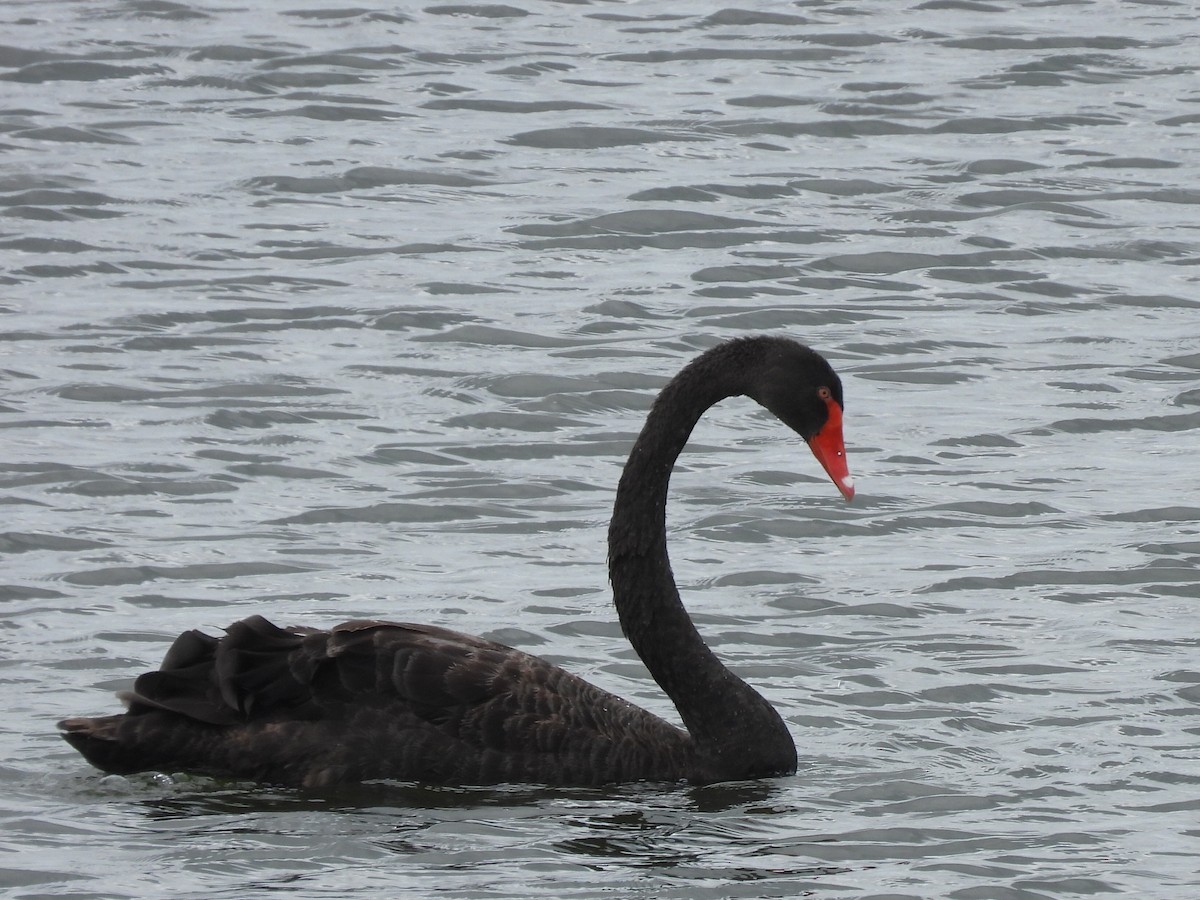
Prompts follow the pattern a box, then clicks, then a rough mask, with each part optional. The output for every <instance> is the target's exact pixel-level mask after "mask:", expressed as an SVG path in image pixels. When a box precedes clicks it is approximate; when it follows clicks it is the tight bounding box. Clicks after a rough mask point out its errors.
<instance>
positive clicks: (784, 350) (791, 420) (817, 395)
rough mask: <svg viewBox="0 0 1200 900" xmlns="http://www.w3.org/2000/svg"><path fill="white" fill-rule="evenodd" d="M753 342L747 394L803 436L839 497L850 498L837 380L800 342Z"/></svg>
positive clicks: (851, 486) (842, 403) (839, 382)
mask: <svg viewBox="0 0 1200 900" xmlns="http://www.w3.org/2000/svg"><path fill="white" fill-rule="evenodd" d="M756 343H757V345H758V348H759V349H760V350H761V356H759V358H758V359H757V360H756V361H755V362H756V363H757V364H756V365H751V366H748V367H747V374H748V375H749V381H750V383H749V387H748V389H747V391H746V393H747V394H748V395H749V396H750V397H751V398H753V399H754V400H756V401H758V403H760V404H761V405H762V406H765V407H766V408H767V409H769V410H770V411H771V412H773V413H774V414H775V415H776V417H778V419H779V420H780V421H781V422H783V424H785V425H787V426H788V427H789V428H791V429H792V430H793V431H795V432H796V433H797V434H798V435H800V437H802V438H804V440H805V441H806V442H807V443H808V446H809V449H811V450H812V452H813V456H815V457H816V458H817V462H819V463H820V464H821V466H822V468H824V469H825V471H826V473H827V474H828V475H829V477H830V479H832V481H833V483H834V484H835V485H837V489H838V490H839V491H841V492H842V496H843V497H845V498H846V499H847V500H851V499H853V497H854V479H853V478H851V477H850V466H849V463H848V462H847V460H846V444H845V440H844V439H843V437H842V410H843V409H844V408H845V401H844V400H843V399H842V380H841V379H840V378H838V376H837V373H836V372H835V371H833V367H832V366H830V365H829V363H828V362H826V361H825V358H824V357H823V356H821V355H820V354H819V353H817V352H816V351H815V350H811V349H809V348H808V347H805V346H804V345H803V344H798V343H796V342H795V341H790V340H786V339H781V338H761V339H758V341H756Z"/></svg>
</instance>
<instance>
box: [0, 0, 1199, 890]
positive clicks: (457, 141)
mask: <svg viewBox="0 0 1200 900" xmlns="http://www.w3.org/2000/svg"><path fill="white" fill-rule="evenodd" d="M0 23H2V24H0V35H2V38H0V43H3V44H4V45H5V46H3V47H0V130H2V134H0V268H2V272H0V284H2V286H3V290H2V292H0V309H2V311H3V313H4V316H3V333H2V334H0V338H3V342H2V343H0V348H2V349H0V354H2V357H3V358H2V360H0V374H2V376H3V387H4V393H3V396H2V397H0V426H3V447H4V453H3V457H2V458H0V483H2V485H3V491H2V493H0V500H2V502H3V504H4V508H5V509H6V510H7V515H6V517H5V526H4V528H3V530H2V533H0V550H2V551H3V561H4V576H3V579H2V582H3V585H2V586H0V596H2V597H3V607H2V608H3V610H4V619H3V622H4V625H5V634H6V640H5V642H4V646H3V651H2V657H0V680H2V682H3V690H4V694H5V696H6V697H7V698H8V702H7V703H6V708H7V710H8V715H7V716H6V718H5V719H4V721H3V725H2V732H0V740H2V741H3V759H4V761H3V764H2V765H0V784H2V785H3V791H2V794H3V797H2V798H0V816H2V817H3V828H4V841H3V846H4V849H5V850H6V851H7V852H6V853H5V854H4V857H3V859H0V866H2V867H3V868H2V870H0V884H3V885H5V890H6V891H7V894H6V895H7V896H14V897H34V896H65V895H70V896H73V897H101V896H103V897H142V896H147V897H150V896H164V895H168V894H169V895H171V896H178V897H239V898H241V897H247V896H266V895H267V894H268V893H270V894H271V895H276V894H278V893H279V892H281V891H282V892H287V893H290V894H296V895H299V896H306V897H345V896H352V895H367V896H401V895H408V896H419V895H432V894H438V895H445V896H458V897H482V896H488V897H499V896H505V897H509V896H519V897H528V896H531V895H533V896H552V897H594V896H599V895H601V894H604V895H616V896H647V897H655V898H664V897H679V898H704V897H712V898H718V897H719V898H724V897H789V898H790V897H796V896H800V895H805V896H815V897H822V898H838V897H846V898H850V897H864V896H872V897H883V896H887V897H922V898H924V897H953V898H993V897H1003V898H1042V897H1065V896H1076V895H1088V894H1109V893H1127V894H1131V895H1133V896H1153V897H1190V896H1192V895H1193V893H1194V892H1195V890H1196V888H1197V886H1198V885H1200V874H1198V870H1200V866H1198V865H1197V862H1196V860H1197V855H1198V851H1200V846H1198V844H1200V828H1198V827H1197V822H1198V821H1200V819H1198V816H1197V814H1198V812H1200V749H1198V746H1200V658H1198V651H1200V639H1198V638H1197V624H1196V623H1197V611H1196V604H1197V600H1198V599H1200V574H1198V573H1197V563H1198V562H1200V534H1198V528H1197V520H1198V518H1200V502H1198V500H1197V476H1196V461H1195V460H1196V449H1197V434H1198V433H1200V432H1198V428H1200V291H1198V290H1197V272H1198V269H1197V266H1198V264H1200V252H1198V247H1200V244H1198V240H1197V227H1198V225H1197V221H1198V220H1197V215H1196V209H1197V202H1198V201H1200V190H1198V189H1197V184H1200V136H1198V131H1197V127H1198V125H1200V87H1198V85H1200V81H1198V80H1197V64H1196V61H1195V46H1196V40H1197V37H1198V35H1197V32H1198V31H1200V27H1198V26H1197V17H1196V9H1195V5H1194V4H1192V3H1185V2H1179V3H1173V2H1169V0H1162V2H1145V3H1132V2H1127V3H1117V2H1103V0H1093V2H1074V3H1042V2H1002V0H996V2H968V0H945V2H942V0H931V2H924V3H908V4H879V3H869V2H865V0H851V2H848V3H824V2H818V0H813V2H797V3H792V4H780V3H766V2H757V0H755V2H746V3H741V4H740V5H739V6H738V7H736V8H733V7H725V6H722V5H721V4H718V3H703V2H701V3H692V4H679V3H666V2H656V0H647V2H641V3H633V2H628V3H623V2H591V3H588V2H572V3H554V2H542V0H528V2H525V0H517V2H516V3H513V4H461V5H436V4H435V5H428V6H417V5H400V6H398V7H393V6H387V7H377V8H376V7H370V6H356V7H339V6H337V5H318V4H304V3H298V2H290V3H279V2H275V0H263V2H259V3H256V4H252V5H250V6H247V5H244V4H228V3H224V2H221V0H215V2H211V3H177V2H167V0H130V2H118V0H107V2H52V0H37V2H25V3H21V2H9V3H6V4H5V5H4V6H3V7H0ZM751 332H773V333H786V334H790V335H792V336H794V337H797V338H799V339H801V340H804V341H806V342H809V343H811V344H813V345H814V346H816V347H817V348H819V349H820V350H822V351H823V352H824V353H826V355H827V356H829V358H830V359H831V360H832V361H833V362H834V363H835V365H837V366H838V368H839V369H840V370H841V371H842V373H843V377H844V380H845V383H846V395H847V420H846V421H847V441H848V444H849V445H850V446H851V450H850V453H851V464H852V467H853V469H854V470H855V474H856V476H857V479H858V487H859V494H858V497H857V498H856V500H855V502H854V503H853V504H852V505H850V506H847V505H845V504H843V503H842V502H841V500H840V498H839V497H838V495H837V492H836V491H835V490H834V489H833V488H832V486H831V485H829V484H828V482H827V481H826V480H825V479H824V477H823V476H822V475H821V474H820V471H819V469H818V468H817V466H816V464H815V462H814V461H813V460H812V459H811V457H810V456H809V454H808V453H807V451H806V450H804V448H803V446H797V441H796V440H795V439H794V438H792V437H789V435H788V433H787V432H786V431H784V430H783V429H781V428H780V427H779V426H778V425H777V424H776V423H774V422H773V421H771V420H769V419H768V418H767V417H766V416H765V415H764V414H762V413H761V412H759V411H757V410H756V409H752V408H750V407H749V406H748V404H747V403H735V402H732V401H731V402H729V403H726V404H723V405H722V406H721V407H720V408H719V409H717V410H714V411H713V413H712V414H711V415H710V416H709V417H708V418H706V419H705V420H704V422H703V423H702V424H701V427H700V428H699V429H698V431H697V433H696V435H695V436H694V438H693V441H692V443H691V445H690V446H689V449H688V451H687V453H686V455H685V459H684V461H683V465H682V468H681V470H680V471H679V472H678V473H677V476H676V479H675V482H674V494H673V505H672V508H671V518H672V525H673V528H674V534H673V537H672V542H673V543H672V546H673V553H674V560H675V567H676V571H677V575H678V577H679V579H680V582H681V586H682V588H683V589H684V592H685V597H686V598H687V599H688V602H689V605H690V608H691V609H692V610H693V612H694V614H695V617H696V619H697V620H698V622H699V623H700V625H701V628H702V630H703V631H704V633H705V635H706V636H707V637H708V639H709V640H710V642H711V643H712V644H713V645H714V647H716V648H717V649H718V651H719V652H720V653H721V655H722V656H723V657H724V658H725V659H727V660H728V661H729V662H730V664H731V665H733V666H734V667H735V668H736V669H737V670H738V671H739V672H740V673H742V674H743V675H744V676H745V677H747V678H748V679H749V680H751V681H753V682H754V683H755V684H756V685H758V686H760V688H761V689H762V691H763V692H764V693H765V694H766V695H767V696H769V697H770V698H771V700H772V701H773V702H774V703H775V704H776V705H777V706H778V708H779V709H780V710H781V712H782V713H783V715H784V717H785V719H786V720H787V721H788V722H789V724H790V726H791V728H792V730H793V732H794V735H795V737H796V740H797V744H798V747H799V748H800V756H801V769H800V773H799V774H798V775H797V776H796V777H794V778H788V779H782V780H779V781H774V782H768V783H762V784H750V785H728V786H717V787H712V788H705V789H702V790H696V789H683V788H662V787H630V788H625V789H615V790H611V791H599V792H563V791H540V790H536V789H528V788H521V789H499V790H489V791H480V790H474V791H456V790H437V791H429V790H420V789H416V788H404V787H402V786H397V787H395V788H393V789H391V790H390V791H388V792H380V791H371V792H364V793H361V794H357V793H354V792H348V793H345V794H340V795H336V796H332V797H312V796H307V795H300V794H295V793H290V792H283V791H278V790H273V789H267V788H254V787H247V786H242V785H229V784H219V783H214V782H210V781H197V780H189V779H186V778H175V779H171V778H163V777H150V776H147V777H140V778H134V779H129V780H126V779H120V778H111V777H107V778H106V777H103V776H101V775H100V774H98V773H96V772H94V771H92V770H90V769H89V768H88V767H87V765H86V764H85V763H84V762H83V760H82V759H81V758H80V757H78V756H77V755H75V754H74V753H73V752H72V751H71V750H70V749H69V748H68V747H67V746H66V745H65V744H63V743H62V742H61V741H60V740H59V739H58V737H57V736H56V735H55V734H54V729H53V723H54V721H55V720H56V719H58V718H60V717H62V716H64V715H71V714H90V713H100V712H104V711H110V710H113V709H115V701H114V699H113V698H112V696H111V694H112V691H114V690H118V689H120V688H122V687H124V686H126V685H128V683H129V681H130V679H131V678H132V677H133V676H134V675H135V674H137V673H138V672H139V671H142V670H143V669H145V668H147V667H149V666H153V665H155V664H156V663H157V662H158V660H159V659H160V658H161V656H162V653H163V652H164V651H165V649H166V646H167V643H168V642H169V640H170V639H171V637H173V636H174V635H175V634H177V633H178V632H179V631H181V630H184V629H186V628H191V627H197V626H201V627H205V628H207V629H210V630H215V629H218V628H220V627H221V626H222V625H225V624H228V623H229V622H231V621H234V620H236V619H238V618H240V617H243V616H245V615H247V614H250V613H255V612H259V613H264V614H267V615H269V616H270V617H272V618H274V619H276V620H277V621H281V622H285V623H302V624H311V625H328V624H332V623H334V622H337V621H340V620H343V619H348V618H353V617H356V616H382V617H391V618H398V619H410V620H417V621H430V622H435V623H438V624H444V625H449V626H452V627H456V628H460V629H462V630H466V631H471V632H476V633H484V634H487V635H489V636H492V637H495V638H498V639H500V640H503V641H505V642H508V643H512V644H515V645H517V646H520V647H522V648H523V649H527V650H532V651H534V652H537V653H541V654H544V655H547V656H550V657H551V658H553V659H555V660H557V661H560V662H562V663H564V664H566V665H568V666H569V667H571V668H572V669H573V670H575V671H577V672H579V673H581V674H583V675H585V676H587V677H589V678H591V679H593V680H595V681H597V682H599V683H600V684H602V685H603V686H604V687H607V688H610V689H612V690H616V691H619V692H621V693H623V694H625V695H627V696H630V697H632V698H635V699H637V700H638V701H639V702H642V703H644V704H646V705H648V706H650V707H651V708H652V709H654V710H655V711H657V712H661V713H663V714H665V715H670V714H671V710H670V707H669V704H668V703H667V701H666V700H665V699H664V698H663V697H661V696H660V695H659V694H658V693H657V691H656V689H654V685H653V684H652V682H650V681H649V679H648V678H647V677H646V675H645V672H644V670H643V669H642V668H641V667H640V665H639V664H638V663H637V660H636V659H635V658H634V657H633V655H632V653H631V651H630V650H629V648H628V646H627V645H626V644H625V643H624V641H623V639H622V638H621V635H620V631H619V629H618V627H617V626H616V624H615V622H614V617H613V614H612V612H611V610H610V607H609V595H608V592H607V589H606V586H605V570H604V546H603V540H604V527H605V523H606V521H607V517H608V512H609V507H610V504H611V500H612V491H613V488H614V486H615V483H616V478H617V475H618V472H619V466H620V463H621V462H622V460H623V455H624V453H625V452H626V451H627V449H628V446H629V442H630V441H631V439H632V436H633V435H634V434H635V433H636V430H637V429H638V427H639V426H640V419H641V417H642V415H643V414H644V412H645V410H646V409H647V407H648V404H649V402H650V400H651V398H652V395H653V392H654V390H655V388H656V387H657V386H659V385H660V384H662V383H663V381H664V379H665V378H666V377H668V376H669V375H670V374H672V373H673V372H674V371H675V370H676V369H677V368H678V367H679V366H680V365H682V363H683V362H684V361H685V360H686V359H688V358H689V357H690V356H692V355H693V354H694V353H695V352H697V351H698V350H699V349H700V348H702V347H705V346H708V345H710V344H711V343H713V342H715V341H716V340H719V339H722V338H726V337H730V336H734V335H738V334H744V333H751Z"/></svg>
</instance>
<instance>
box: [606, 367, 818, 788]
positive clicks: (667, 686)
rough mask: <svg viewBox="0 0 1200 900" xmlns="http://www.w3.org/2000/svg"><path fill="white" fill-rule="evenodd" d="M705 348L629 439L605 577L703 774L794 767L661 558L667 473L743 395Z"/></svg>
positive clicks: (780, 731)
mask: <svg viewBox="0 0 1200 900" xmlns="http://www.w3.org/2000/svg"><path fill="white" fill-rule="evenodd" d="M719 362H720V361H719V360H713V359H711V354H709V355H707V356H705V357H701V358H700V359H699V360H697V361H696V362H694V363H693V364H692V365H690V366H688V367H687V368H685V369H684V370H683V371H682V372H681V373H680V374H679V375H678V376H676V378H675V379H674V380H673V381H671V383H670V384H668V385H667V387H666V388H664V390H663V392H662V393H661V394H660V395H659V398H658V400H657V401H656V402H655V405H654V408H653V410H652V411H651V413H650V415H649V417H648V418H647V419H646V424H645V426H644V427H643V429H642V432H641V434H640V435H639V436H638V439H637V441H636V442H635V443H634V446H633V450H632V452H631V453H630V455H629V461H628V462H627V463H626V466H625V470H624V472H623V473H622V476H621V481H620V484H619V485H618V487H617V498H616V503H615V505H614V508H613V517H612V523H611V525H610V527H609V533H608V541H609V577H610V579H611V580H612V585H613V600H614V603H615V604H616V608H617V615H618V617H619V618H620V620H621V627H622V629H623V630H624V632H625V635H626V637H627V638H628V639H629V642H630V643H631V644H632V645H633V648H634V650H635V651H637V654H638V656H640V657H641V658H642V661H643V662H644V663H645V664H646V667H647V668H648V669H649V670H650V673H651V675H653V676H654V679H655V680H656V681H657V682H658V684H659V685H660V686H661V687H662V689H663V690H664V691H665V692H666V693H667V695H668V696H669V697H670V698H671V700H672V701H674V703H675V707H676V709H678V711H679V714H680V716H681V717H682V719H683V722H684V724H685V725H686V726H687V729H688V731H689V732H690V734H691V735H692V738H693V739H694V741H695V746H696V750H697V765H698V766H700V767H702V768H704V769H705V770H708V769H711V770H713V771H710V772H707V774H708V776H709V777H717V778H720V779H736V778H750V777H758V776H763V775H778V774H786V773H791V772H794V771H795V768H796V749H795V744H794V743H793V742H792V738H791V735H790V734H789V732H788V730H787V727H786V725H784V723H783V720H782V719H781V718H780V717H779V714H778V713H777V712H775V710H774V709H773V708H772V707H771V706H770V704H768V703H767V701H766V700H765V699H763V697H761V696H760V695H759V694H758V693H757V692H756V691H755V690H754V689H753V688H751V687H750V686H749V685H748V684H746V683H745V682H744V681H742V680H741V679H740V678H738V677H737V676H736V675H734V674H733V673H732V672H730V671H729V670H728V669H726V668H725V666H724V665H722V664H721V661H720V660H719V659H717V657H716V655H715V654H713V652H712V651H711V650H710V649H709V648H708V645H707V644H705V643H704V640H703V639H702V638H701V637H700V634H699V632H697V630H696V628H695V626H694V625H693V624H692V620H691V618H690V617H689V616H688V613H687V610H686V609H684V606H683V603H682V601H681V600H680V598H679V590H678V588H677V587H676V584H675V578H674V576H673V574H672V572H671V563H670V560H669V558H668V556H667V535H666V507H667V488H668V482H669V480H670V475H671V470H672V468H673V467H674V464H675V461H676V459H677V458H678V457H679V454H680V452H681V451H682V450H683V448H684V445H685V444H686V443H687V440H688V437H689V435H690V434H691V432H692V429H693V428H694V427H695V425H696V423H697V421H699V419H700V416H701V415H702V414H703V413H704V411H705V410H707V409H708V408H709V407H711V406H712V405H714V404H715V403H718V402H719V401H721V400H722V399H724V398H726V397H730V396H733V395H735V394H741V393H743V387H742V384H741V380H742V379H741V376H740V375H739V373H738V372H737V371H736V369H735V370H734V371H730V370H729V367H728V366H725V367H723V366H721V365H720V364H719Z"/></svg>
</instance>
